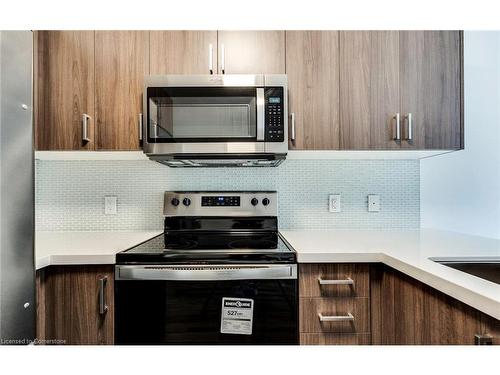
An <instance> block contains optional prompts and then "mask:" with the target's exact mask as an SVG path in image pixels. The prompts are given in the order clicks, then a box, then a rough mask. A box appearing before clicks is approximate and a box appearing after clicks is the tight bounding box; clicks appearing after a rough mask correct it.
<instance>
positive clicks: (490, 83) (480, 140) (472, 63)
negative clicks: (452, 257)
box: [420, 31, 500, 238]
mask: <svg viewBox="0 0 500 375" xmlns="http://www.w3.org/2000/svg"><path fill="white" fill-rule="evenodd" d="M464 38H465V40H464V46H465V51H464V52H465V59H464V68H465V69H464V76H465V89H464V93H465V97H464V101H465V109H464V111H465V150H463V151H459V152H454V153H451V154H447V155H442V156H437V157H433V158H429V159H424V160H422V161H421V163H420V217H421V226H422V227H423V228H438V229H446V230H452V231H457V232H463V233H469V234H476V235H481V236H487V237H495V238H500V32H499V31H480V32H479V31H471V32H465V35H464Z"/></svg>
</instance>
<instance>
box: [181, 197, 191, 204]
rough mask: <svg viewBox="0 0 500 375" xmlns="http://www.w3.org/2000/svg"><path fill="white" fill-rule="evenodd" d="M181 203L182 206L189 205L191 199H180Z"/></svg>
mask: <svg viewBox="0 0 500 375" xmlns="http://www.w3.org/2000/svg"><path fill="white" fill-rule="evenodd" d="M182 204H183V205H184V206H189V205H190V204H191V199H189V198H184V199H183V200H182Z"/></svg>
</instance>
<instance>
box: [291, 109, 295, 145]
mask: <svg viewBox="0 0 500 375" xmlns="http://www.w3.org/2000/svg"><path fill="white" fill-rule="evenodd" d="M290 117H291V123H292V125H291V131H290V140H291V141H292V142H295V113H294V112H292V114H291V115H290Z"/></svg>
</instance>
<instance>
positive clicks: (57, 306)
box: [37, 266, 114, 345]
mask: <svg viewBox="0 0 500 375" xmlns="http://www.w3.org/2000/svg"><path fill="white" fill-rule="evenodd" d="M101 280H103V285H102V286H103V288H101ZM113 283H114V269H113V266H53V267H48V268H45V269H43V270H40V271H37V338H38V339H40V340H47V341H42V343H44V342H46V343H55V344H71V345H85V344H88V345H96V344H113V342H114V284H113ZM101 293H103V295H102V302H103V306H106V309H105V310H104V311H100V305H101V298H100V297H101Z"/></svg>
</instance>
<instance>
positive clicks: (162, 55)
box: [149, 30, 217, 74]
mask: <svg viewBox="0 0 500 375" xmlns="http://www.w3.org/2000/svg"><path fill="white" fill-rule="evenodd" d="M149 64H150V65H149V66H150V69H149V70H150V74H211V73H213V74H215V73H217V31H215V30H211V31H182V30H180V31H160V30H158V31H151V32H150V61H149ZM210 68H211V69H212V72H211V71H210Z"/></svg>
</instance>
